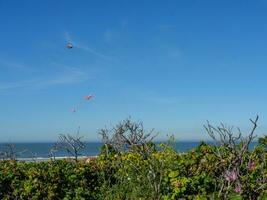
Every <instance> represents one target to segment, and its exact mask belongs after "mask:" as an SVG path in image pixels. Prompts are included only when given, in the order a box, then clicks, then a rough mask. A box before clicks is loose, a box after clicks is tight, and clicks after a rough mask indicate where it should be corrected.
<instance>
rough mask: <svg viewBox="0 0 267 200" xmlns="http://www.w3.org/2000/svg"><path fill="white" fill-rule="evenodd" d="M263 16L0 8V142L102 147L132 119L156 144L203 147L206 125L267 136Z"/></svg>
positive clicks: (257, 6) (237, 6)
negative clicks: (68, 136) (80, 138)
mask: <svg viewBox="0 0 267 200" xmlns="http://www.w3.org/2000/svg"><path fill="white" fill-rule="evenodd" d="M266 10H267V1H263V0H262V1H260V0H259V1H252V0H251V1H249V0H247V1H244V0H240V1H238V0H235V1H232V0H231V1H230V0H229V1H227V0H225V1H219V0H218V1H217V0H216V1H214V0H212V1H206V0H201V1H200V0H180V1H171V0H170V1H159V0H158V1H155V0H147V1H99V0H97V1H96V0H95V1H52V0H50V1H49V0H48V1H12V0H11V1H7V0H0V25H1V28H0V41H1V47H0V111H1V112H0V141H2V142H4V141H7V142H14V141H53V140H56V139H57V137H58V134H60V133H74V132H75V130H76V129H77V127H78V126H80V127H81V134H83V135H84V136H85V139H87V140H98V139H99V137H98V135H97V130H99V129H100V128H103V127H105V126H107V127H111V126H112V125H114V124H116V123H117V122H118V121H121V120H123V119H125V118H126V117H128V116H132V118H133V119H135V120H142V121H143V122H144V126H145V128H146V129H147V130H149V129H151V128H155V130H156V131H157V132H159V137H158V138H159V139H162V138H166V135H167V134H175V136H176V138H177V139H178V140H192V139H194V140H198V139H206V138H207V134H206V133H205V131H204V129H203V124H204V123H205V122H206V120H209V121H210V122H211V123H214V124H219V123H220V122H226V123H228V124H231V125H236V126H239V127H240V128H241V129H242V130H243V131H244V132H245V133H246V132H247V131H248V130H249V127H250V122H249V118H253V117H255V116H256V115H257V114H258V115H259V116H260V120H259V129H258V131H257V134H258V135H262V134H264V133H265V134H266V132H267V106H266V102H267V92H266V85H267V78H266V75H267V59H266V58H267V22H266V21H267V12H266ZM67 42H72V43H73V44H74V48H73V49H66V48H65V45H66V43H67ZM91 93H92V94H95V97H94V99H92V100H91V101H89V102H84V96H85V95H88V94H91ZM80 103H81V105H82V106H80V107H79V109H77V112H76V113H71V112H70V110H71V109H72V108H73V107H75V106H76V105H78V104H80Z"/></svg>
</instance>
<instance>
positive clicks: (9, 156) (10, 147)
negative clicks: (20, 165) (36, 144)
mask: <svg viewBox="0 0 267 200" xmlns="http://www.w3.org/2000/svg"><path fill="white" fill-rule="evenodd" d="M26 151H27V150H26V149H24V150H19V149H17V147H16V145H15V144H6V145H5V146H4V149H3V150H2V151H1V152H0V157H1V159H2V160H13V161H15V160H17V158H18V157H19V156H21V155H22V154H23V153H25V152H26Z"/></svg>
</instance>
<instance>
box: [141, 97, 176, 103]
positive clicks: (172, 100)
mask: <svg viewBox="0 0 267 200" xmlns="http://www.w3.org/2000/svg"><path fill="white" fill-rule="evenodd" d="M146 100H147V101H150V102H152V103H155V104H175V103H178V102H180V101H179V100H178V99H177V98H176V97H168V96H152V97H148V98H146Z"/></svg>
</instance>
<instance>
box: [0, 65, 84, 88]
mask: <svg viewBox="0 0 267 200" xmlns="http://www.w3.org/2000/svg"><path fill="white" fill-rule="evenodd" d="M66 68H67V69H68V70H66V71H65V72H63V73H62V74H59V75H57V76H55V77H52V78H47V79H44V78H38V79H31V80H24V81H15V82H3V83H1V82H0V91H4V90H15V89H40V88H46V87H50V86H57V85H66V84H73V83H78V82H82V81H85V80H87V79H88V77H87V75H86V74H85V73H84V72H82V71H80V70H79V69H77V68H70V67H66Z"/></svg>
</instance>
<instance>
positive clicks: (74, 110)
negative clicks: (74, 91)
mask: <svg viewBox="0 0 267 200" xmlns="http://www.w3.org/2000/svg"><path fill="white" fill-rule="evenodd" d="M93 97H94V95H92V94H89V95H86V96H85V97H84V100H85V101H89V100H91V99H92V98H93ZM85 101H82V102H81V103H80V104H78V105H77V106H76V107H75V108H72V109H71V112H72V113H76V112H77V109H78V108H81V107H82V106H83V104H84V103H85Z"/></svg>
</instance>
